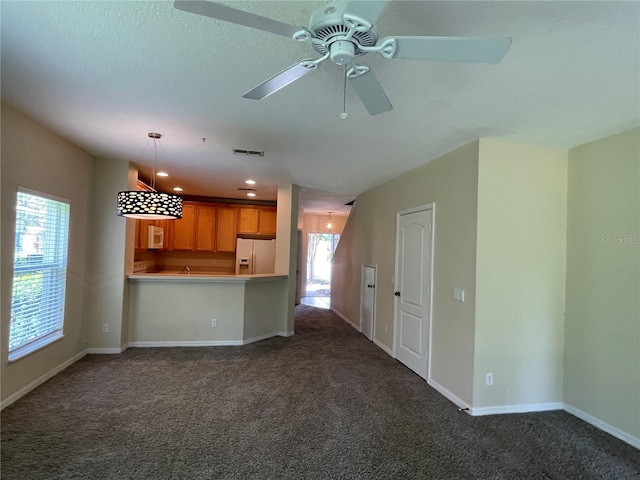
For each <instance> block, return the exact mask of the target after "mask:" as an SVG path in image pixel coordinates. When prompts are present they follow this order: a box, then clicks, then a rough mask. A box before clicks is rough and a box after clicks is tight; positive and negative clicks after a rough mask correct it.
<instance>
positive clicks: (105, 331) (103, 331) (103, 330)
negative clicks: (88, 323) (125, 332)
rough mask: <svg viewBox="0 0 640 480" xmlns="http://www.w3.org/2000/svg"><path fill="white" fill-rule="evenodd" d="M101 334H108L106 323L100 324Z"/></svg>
mask: <svg viewBox="0 0 640 480" xmlns="http://www.w3.org/2000/svg"><path fill="white" fill-rule="evenodd" d="M102 333H109V324H108V323H103V324H102Z"/></svg>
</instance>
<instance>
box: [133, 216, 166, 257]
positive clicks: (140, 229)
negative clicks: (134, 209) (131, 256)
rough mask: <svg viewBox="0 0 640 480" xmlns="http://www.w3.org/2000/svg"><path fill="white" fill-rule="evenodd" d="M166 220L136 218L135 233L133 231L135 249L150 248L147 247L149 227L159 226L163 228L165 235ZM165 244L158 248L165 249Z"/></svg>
mask: <svg viewBox="0 0 640 480" xmlns="http://www.w3.org/2000/svg"><path fill="white" fill-rule="evenodd" d="M167 223H168V220H136V233H135V249H136V250H150V248H149V227H151V226H155V227H160V228H162V229H163V230H164V232H165V235H166V232H167ZM166 249H167V244H166V240H165V244H164V246H163V248H161V249H159V250H166Z"/></svg>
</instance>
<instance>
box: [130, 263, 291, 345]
mask: <svg viewBox="0 0 640 480" xmlns="http://www.w3.org/2000/svg"><path fill="white" fill-rule="evenodd" d="M127 278H128V283H129V346H131V347H171V346H219V345H245V344H248V343H252V342H256V341H259V340H263V339H265V338H269V337H273V336H291V335H293V331H288V329H287V323H286V318H287V289H288V282H287V278H288V276H287V275H277V274H263V275H212V274H206V273H192V274H187V273H184V274H183V273H179V272H168V273H141V274H133V275H128V276H127Z"/></svg>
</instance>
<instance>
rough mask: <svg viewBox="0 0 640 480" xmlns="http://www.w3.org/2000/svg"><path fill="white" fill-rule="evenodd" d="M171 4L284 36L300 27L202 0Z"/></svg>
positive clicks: (288, 35)
mask: <svg viewBox="0 0 640 480" xmlns="http://www.w3.org/2000/svg"><path fill="white" fill-rule="evenodd" d="M173 6H174V7H175V8H177V9H178V10H183V11H185V12H190V13H195V14H197V15H204V16H205V17H211V18H217V19H218V20H224V21H225V22H231V23H236V24H238V25H244V26H245V27H252V28H257V29H258V30H264V31H266V32H271V33H275V34H276V35H283V36H285V37H289V38H291V37H293V35H294V34H295V33H296V32H299V31H300V30H301V28H300V27H297V26H295V25H291V24H288V23H283V22H279V21H278V20H272V19H270V18H267V17H262V16H260V15H255V14H253V13H249V12H245V11H242V10H238V9H235V8H231V7H227V6H225V5H222V4H220V3H215V2H207V1H203V0H175V2H174V3H173Z"/></svg>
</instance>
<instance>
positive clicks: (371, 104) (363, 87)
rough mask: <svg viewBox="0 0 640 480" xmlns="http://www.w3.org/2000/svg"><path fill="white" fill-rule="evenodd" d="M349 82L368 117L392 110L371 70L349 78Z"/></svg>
mask: <svg viewBox="0 0 640 480" xmlns="http://www.w3.org/2000/svg"><path fill="white" fill-rule="evenodd" d="M349 81H350V82H351V86H352V87H353V89H354V90H355V91H356V93H357V94H358V97H360V101H361V102H362V103H363V105H364V107H365V108H366V109H367V111H368V112H369V115H378V114H379V113H384V112H388V111H389V110H391V109H392V108H393V105H391V102H390V101H389V99H388V98H387V94H386V93H385V92H384V89H383V88H382V85H380V82H378V79H377V78H376V77H375V75H374V74H373V73H372V72H371V70H369V71H368V72H367V73H365V74H363V75H359V76H357V77H351V78H349Z"/></svg>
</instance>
